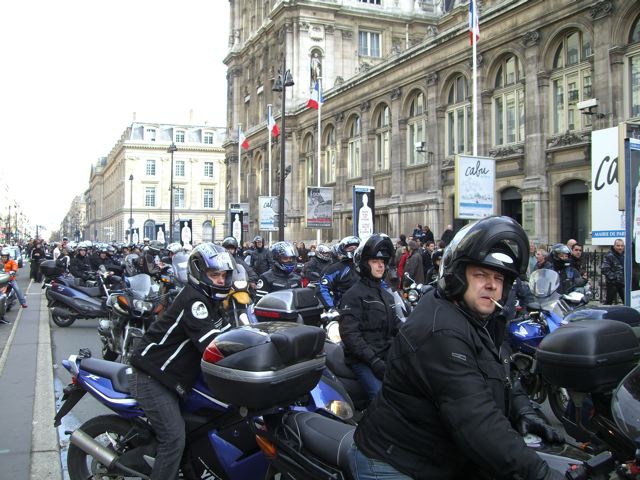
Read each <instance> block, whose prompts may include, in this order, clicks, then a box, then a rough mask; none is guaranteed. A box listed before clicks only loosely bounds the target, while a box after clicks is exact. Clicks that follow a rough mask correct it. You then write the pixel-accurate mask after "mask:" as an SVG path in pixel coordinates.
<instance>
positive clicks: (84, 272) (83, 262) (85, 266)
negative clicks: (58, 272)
mask: <svg viewBox="0 0 640 480" xmlns="http://www.w3.org/2000/svg"><path fill="white" fill-rule="evenodd" d="M92 270H93V269H92V268H91V260H90V259H89V256H88V255H84V256H82V255H80V254H76V256H75V257H73V258H72V259H71V262H70V263H69V272H70V273H71V275H73V276H74V277H76V278H81V279H83V280H86V279H87V278H89V272H91V271H92Z"/></svg>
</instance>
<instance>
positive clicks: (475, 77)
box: [472, 33, 478, 157]
mask: <svg viewBox="0 0 640 480" xmlns="http://www.w3.org/2000/svg"><path fill="white" fill-rule="evenodd" d="M472 42H473V156H474V157H477V156H478V65H477V55H476V50H477V47H476V43H477V42H476V37H475V33H474V34H473V40H472Z"/></svg>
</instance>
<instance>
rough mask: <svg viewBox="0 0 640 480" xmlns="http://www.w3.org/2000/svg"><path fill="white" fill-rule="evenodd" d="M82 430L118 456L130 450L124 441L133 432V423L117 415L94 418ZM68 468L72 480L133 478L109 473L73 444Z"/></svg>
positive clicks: (70, 448) (68, 456) (104, 467)
mask: <svg viewBox="0 0 640 480" xmlns="http://www.w3.org/2000/svg"><path fill="white" fill-rule="evenodd" d="M80 429H81V430H82V431H83V432H84V433H86V434H87V435H89V436H90V437H92V438H94V439H95V440H96V441H97V442H98V443H101V444H102V445H104V446H106V447H107V448H109V449H110V450H114V451H115V452H116V453H117V454H122V453H124V452H125V451H126V450H127V449H128V448H129V446H127V445H126V444H124V443H123V439H124V437H125V436H126V435H127V433H129V431H130V430H131V423H129V422H128V421H126V420H124V419H122V418H120V417H118V416H116V415H102V416H99V417H95V418H92V419H91V420H88V421H87V422H85V423H84V424H83V425H82V426H81V427H80ZM67 467H68V469H69V478H70V479H71V480H87V479H90V478H94V479H98V478H109V479H124V478H131V477H129V475H118V474H114V473H113V472H109V471H108V470H107V468H106V466H104V465H102V464H101V463H100V462H98V461H97V460H96V459H94V458H93V457H91V456H89V455H88V454H87V453H85V452H84V451H82V450H80V448H78V447H77V446H75V445H73V444H71V445H70V446H69V453H68V454H67Z"/></svg>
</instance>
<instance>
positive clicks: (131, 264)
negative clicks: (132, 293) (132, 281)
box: [124, 253, 142, 277]
mask: <svg viewBox="0 0 640 480" xmlns="http://www.w3.org/2000/svg"><path fill="white" fill-rule="evenodd" d="M141 263H142V262H141V261H140V255H138V254H137V253H130V254H129V255H127V256H126V257H124V271H125V273H126V274H127V277H133V276H134V275H138V274H139V273H142V265H141Z"/></svg>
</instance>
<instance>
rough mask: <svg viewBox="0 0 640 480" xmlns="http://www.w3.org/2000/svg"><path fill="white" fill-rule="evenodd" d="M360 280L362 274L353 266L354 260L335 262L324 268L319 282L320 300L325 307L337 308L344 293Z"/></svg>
mask: <svg viewBox="0 0 640 480" xmlns="http://www.w3.org/2000/svg"><path fill="white" fill-rule="evenodd" d="M358 280H360V275H359V274H358V272H356V270H355V268H354V267H353V262H351V261H348V262H347V261H345V262H342V261H340V262H335V263H332V264H331V265H329V266H328V267H327V268H325V270H324V275H322V280H321V281H320V283H319V284H318V290H319V292H320V295H318V297H319V298H320V301H321V302H322V304H323V305H324V307H325V308H327V309H329V308H335V307H336V306H338V305H339V304H340V299H341V298H342V295H343V294H344V293H345V292H346V291H347V290H349V289H350V288H351V287H352V286H353V284H355V283H356V282H357V281H358Z"/></svg>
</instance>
